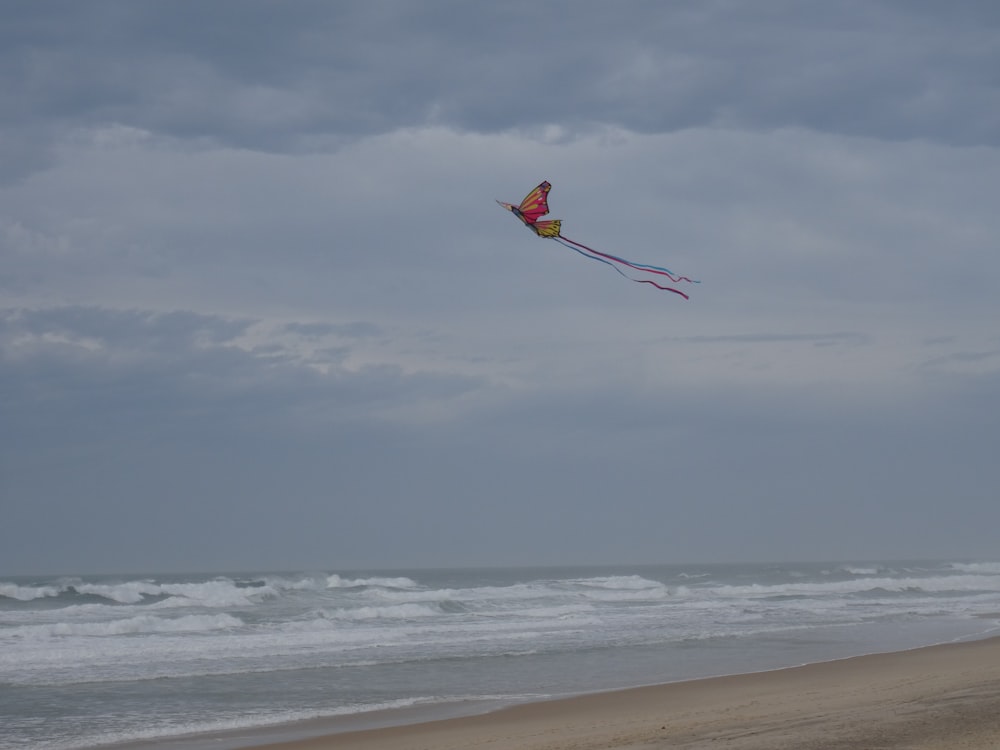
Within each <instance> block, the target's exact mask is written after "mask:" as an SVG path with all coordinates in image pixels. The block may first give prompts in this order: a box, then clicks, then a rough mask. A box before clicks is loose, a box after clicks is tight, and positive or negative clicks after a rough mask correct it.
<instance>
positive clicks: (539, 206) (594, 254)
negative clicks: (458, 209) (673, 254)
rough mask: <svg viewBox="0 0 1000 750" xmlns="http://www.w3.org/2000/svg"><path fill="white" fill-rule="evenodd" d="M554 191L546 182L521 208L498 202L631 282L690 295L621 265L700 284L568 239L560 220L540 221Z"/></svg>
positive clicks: (534, 229)
mask: <svg viewBox="0 0 1000 750" xmlns="http://www.w3.org/2000/svg"><path fill="white" fill-rule="evenodd" d="M551 189H552V185H550V184H549V183H548V182H542V183H540V184H539V185H538V187H536V188H535V189H534V190H532V191H531V192H530V193H528V195H527V196H525V198H524V200H523V201H521V204H520V205H519V206H515V205H513V204H511V203H504V202H502V201H497V203H499V204H500V205H501V206H503V207H504V208H506V209H507V210H508V211H510V212H511V213H513V214H514V215H515V216H517V218H519V219H520V220H521V221H523V222H524V224H525V226H527V227H528V229H530V230H531V231H532V232H534V233H535V234H537V235H538V236H539V237H545V238H548V239H553V240H555V241H556V242H558V243H559V244H561V245H563V246H564V247H568V248H569V249H570V250H573V251H574V252H576V253H579V254H580V255H582V256H584V257H585V258H590V259H591V260H597V261H600V262H601V263H605V264H606V265H609V266H611V267H612V268H614V269H615V270H616V271H617V272H618V273H619V274H621V275H622V276H624V277H625V278H626V279H628V280H629V281H636V282H638V283H640V284H651V285H653V286H655V287H656V288H657V289H662V290H663V291H665V292H673V293H674V294H679V295H680V296H682V297H683V298H684V299H687V298H688V296H687V295H686V294H685V293H684V292H682V291H680V290H679V289H674V288H673V287H668V286H660V285H659V284H657V283H656V282H655V281H653V280H651V279H643V278H639V279H637V278H633V277H632V276H629V275H628V274H627V273H625V272H624V271H623V270H622V269H621V268H620V266H625V267H627V268H630V269H632V270H633V271H639V272H641V273H651V274H656V275H658V276H666V277H667V278H669V279H670V280H671V281H672V282H674V283H679V282H682V281H687V282H691V283H694V284H698V283H700V282H698V281H695V280H694V279H690V278H688V277H687V276H678V275H676V274H675V273H674V272H673V271H671V270H670V269H667V268H663V267H662V266H651V265H649V264H646V263H635V262H633V261H630V260H625V258H619V257H618V256H617V255H611V254H610V253H602V252H601V251H599V250H594V249H593V248H591V247H587V246H586V245H584V244H582V243H580V242H574V241H573V240H571V239H570V238H569V237H564V236H563V234H562V221H560V220H559V219H548V220H546V221H539V220H538V219H539V218H540V217H542V216H545V214H547V213H548V212H549V190H551Z"/></svg>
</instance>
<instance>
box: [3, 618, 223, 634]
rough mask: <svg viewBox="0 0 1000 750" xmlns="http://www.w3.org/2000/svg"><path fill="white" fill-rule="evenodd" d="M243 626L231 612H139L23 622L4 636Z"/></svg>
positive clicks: (192, 630)
mask: <svg viewBox="0 0 1000 750" xmlns="http://www.w3.org/2000/svg"><path fill="white" fill-rule="evenodd" d="M242 626H243V621H242V620H240V619H239V618H238V617H233V616H232V615H228V614H217V615H185V616H183V617H175V618H166V617H157V616H155V615H136V616H135V617H128V618H125V619H121V620H111V621H109V622H78V623H69V622H55V623H45V624H40V625H21V626H18V627H13V628H8V629H6V630H5V631H4V636H9V637H13V638H17V639H37V638H56V637H66V636H84V637H100V636H116V635H136V634H141V633H204V632H210V631H217V630H232V629H234V628H239V627H242Z"/></svg>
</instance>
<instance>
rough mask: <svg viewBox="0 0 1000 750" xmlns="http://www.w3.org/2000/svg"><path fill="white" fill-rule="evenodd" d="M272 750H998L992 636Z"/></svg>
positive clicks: (999, 659)
mask: <svg viewBox="0 0 1000 750" xmlns="http://www.w3.org/2000/svg"><path fill="white" fill-rule="evenodd" d="M263 747H267V748H270V749H271V750H478V749H481V750H598V749H599V748H600V749H604V750H611V749H612V748H617V749H620V750H668V749H669V750H680V749H683V750H709V749H711V750H720V749H721V748H724V749H725V750H891V749H899V750H902V749H904V748H905V749H906V750H1000V638H991V639H987V640H981V641H974V642H970V643H960V644H948V645H943V646H931V647H929V648H922V649H917V650H914V651H905V652H901V653H894V654H877V655H872V656H862V657H857V658H853V659H844V660H840V661H834V662H826V663H823V664H812V665H808V666H803V667H795V668H791V669H782V670H777V671H774V672H762V673H757V674H748V675H735V676H731V677H718V678H711V679H705V680H695V681H690V682H681V683H672V684H668V685H660V686H654V687H643V688H635V689H631V690H619V691H614V692H608V693H598V694H592V695H585V696H579V697H575V698H567V699H562V700H552V701H543V702H538V703H531V704H525V705H519V706H513V707H510V708H505V709H502V710H499V711H495V712H493V713H488V714H483V715H480V716H470V717H463V718H455V719H444V720H440V721H431V722H426V723H422V724H412V725H408V726H397V727H389V728H381V729H370V730H364V731H355V732H345V733H339V734H333V735H327V736H324V737H317V738H313V739H306V740H295V741H290V742H282V743H277V744H269V745H265V746H263Z"/></svg>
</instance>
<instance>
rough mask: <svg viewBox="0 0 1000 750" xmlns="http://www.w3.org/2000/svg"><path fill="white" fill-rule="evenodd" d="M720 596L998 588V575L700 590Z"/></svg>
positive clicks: (999, 587)
mask: <svg viewBox="0 0 1000 750" xmlns="http://www.w3.org/2000/svg"><path fill="white" fill-rule="evenodd" d="M700 591H701V592H702V594H703V595H704V594H708V595H710V596H713V597H714V596H722V597H751V598H756V597H765V596H768V597H771V596H776V595H791V594H795V595H804V596H816V597H823V596H846V595H851V594H859V593H865V592H870V591H884V592H886V593H915V592H920V593H928V594H931V593H933V594H946V593H950V592H954V593H956V594H969V593H977V592H978V593H990V592H1000V577H998V576H982V575H958V576H929V577H925V578H888V577H883V578H870V577H864V578H857V579H849V580H844V581H819V582H811V583H777V584H760V583H751V584H746V585H718V586H711V587H708V588H705V589H701V590H700Z"/></svg>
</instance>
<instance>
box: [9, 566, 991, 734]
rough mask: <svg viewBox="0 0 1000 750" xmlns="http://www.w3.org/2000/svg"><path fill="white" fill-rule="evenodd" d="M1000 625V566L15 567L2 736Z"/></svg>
mask: <svg viewBox="0 0 1000 750" xmlns="http://www.w3.org/2000/svg"><path fill="white" fill-rule="evenodd" d="M997 631H1000V562H947V563H945V562H896V563H850V564H847V563H843V564H833V563H830V564H803V563H800V564H772V565H761V564H755V565H665V566H631V567H579V568H560V569H531V568H517V569H503V570H412V571H390V572H385V571H382V572H348V571H323V572H311V573H241V574H233V573H228V574H211V573H210V574H199V575H118V576H60V577H49V578H10V577H8V578H5V579H0V748H3V749H4V750H7V749H10V748H32V749H33V750H73V749H76V748H94V747H100V746H105V745H113V744H116V743H125V744H126V745H134V744H136V743H139V742H141V741H144V740H149V741H156V742H157V747H163V748H204V747H213V748H235V747H242V746H247V745H249V744H252V743H253V742H255V741H256V742H260V741H263V740H264V739H275V738H287V737H291V736H302V735H304V734H308V733H310V732H313V733H316V732H326V731H334V730H336V729H338V728H349V727H356V726H360V725H362V724H361V722H368V724H375V723H391V722H397V723H400V722H407V721H416V720H422V719H427V718H435V717H438V716H446V715H455V714H458V713H474V712H477V711H484V710H489V709H492V708H494V707H498V706H502V705H508V704H511V703H516V702H522V701H530V700H540V699H544V698H548V697H555V696H563V695H570V694H576V693H584V692H591V691H599V690H609V689H616V688H622V687H630V686H637V685H646V684H654V683H664V682H672V681H678V680H686V679H692V678H697V677H706V676H712V675H721V674H734V673H743V672H753V671H761V670H768V669H776V668H780V667H786V666H793V665H797V664H803V663H810V662H817V661H825V660H830V659H837V658H843V657H848V656H854V655H860V654H865V653H873V652H884V651H898V650H904V649H909V648H915V647H918V646H924V645H929V644H933V643H941V642H950V641H957V640H964V639H972V638H979V637H985V636H987V635H990V634H992V633H994V632H997ZM308 720H312V721H308ZM351 722H353V723H351ZM265 727H271V728H272V733H271V734H268V733H267V732H266V731H263V732H262V731H261V730H262V729H263V728H265Z"/></svg>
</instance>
